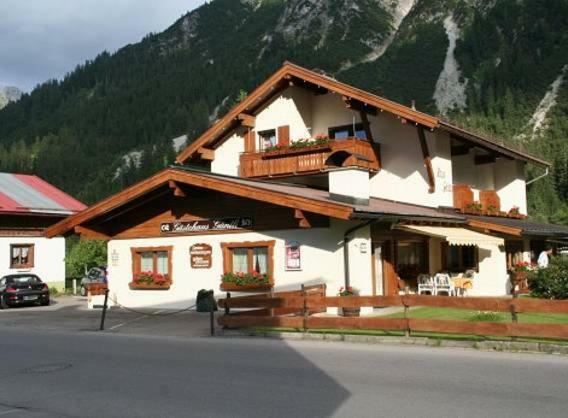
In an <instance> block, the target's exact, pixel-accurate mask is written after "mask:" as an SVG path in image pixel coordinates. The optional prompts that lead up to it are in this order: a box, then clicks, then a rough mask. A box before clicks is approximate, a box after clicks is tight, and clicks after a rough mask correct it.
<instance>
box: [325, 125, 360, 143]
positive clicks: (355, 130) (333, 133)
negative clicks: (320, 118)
mask: <svg viewBox="0 0 568 418" xmlns="http://www.w3.org/2000/svg"><path fill="white" fill-rule="evenodd" d="M328 133H329V138H330V139H345V138H358V139H367V135H366V134H365V129H364V128H363V124H362V123H355V124H351V125H343V126H335V127H332V128H329V129H328Z"/></svg>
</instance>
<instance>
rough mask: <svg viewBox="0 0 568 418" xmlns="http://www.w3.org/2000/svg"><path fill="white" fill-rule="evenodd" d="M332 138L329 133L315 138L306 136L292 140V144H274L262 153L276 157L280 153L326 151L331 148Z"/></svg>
mask: <svg viewBox="0 0 568 418" xmlns="http://www.w3.org/2000/svg"><path fill="white" fill-rule="evenodd" d="M329 147H330V139H329V137H328V136H327V135H323V134H319V135H316V137H315V138H304V139H299V140H297V141H294V142H292V143H291V144H290V145H285V146H282V145H274V146H272V147H267V148H265V150H264V153H263V155H262V157H263V158H270V157H276V156H279V155H284V154H285V155H292V154H301V153H306V152H315V151H325V150H328V149H330V148H329Z"/></svg>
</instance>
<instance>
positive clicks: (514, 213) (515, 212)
mask: <svg viewBox="0 0 568 418" xmlns="http://www.w3.org/2000/svg"><path fill="white" fill-rule="evenodd" d="M507 216H509V218H517V219H519V218H522V215H521V211H520V209H519V207H518V206H513V207H512V208H511V209H509V212H508V213H507Z"/></svg>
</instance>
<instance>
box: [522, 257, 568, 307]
mask: <svg viewBox="0 0 568 418" xmlns="http://www.w3.org/2000/svg"><path fill="white" fill-rule="evenodd" d="M528 282H529V288H530V290H531V295H532V296H535V297H538V298H545V299H568V259H565V258H563V257H553V258H552V259H551V260H550V264H549V266H548V268H545V269H540V270H538V271H537V272H536V273H534V274H531V275H530V276H529V278H528Z"/></svg>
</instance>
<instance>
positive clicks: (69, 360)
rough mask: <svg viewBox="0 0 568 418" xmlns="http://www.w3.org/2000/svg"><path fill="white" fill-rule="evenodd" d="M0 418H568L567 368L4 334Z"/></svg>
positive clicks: (332, 347) (492, 357) (320, 348)
mask: <svg viewBox="0 0 568 418" xmlns="http://www.w3.org/2000/svg"><path fill="white" fill-rule="evenodd" d="M0 349H1V351H2V359H3V361H2V367H1V368H0V382H1V383H0V388H1V389H0V417H2V418H3V417H4V416H6V417H8V418H11V417H32V418H37V417H75V416H81V417H84V416H89V417H90V416H92V417H102V416H113V417H146V416H147V417H262V418H267V417H279V416H282V417H290V416H292V417H298V418H299V417H329V416H338V417H339V416H345V417H375V416H377V417H378V416H384V417H417V416H418V417H422V416H436V417H458V416H459V417H469V416H471V417H491V416H499V417H509V416H510V417H516V418H518V417H544V416H558V417H565V416H566V411H567V410H568V397H567V394H568V391H567V384H568V358H566V357H557V356H551V355H533V354H519V355H516V354H507V353H488V352H477V351H465V350H463V351H462V350H451V349H437V348H426V347H391V346H371V345H351V344H345V343H329V342H306V341H295V342H282V341H273V340H261V339H236V338H235V339H229V338H206V337H194V338H172V337H165V336H145V337H144V336H136V335H130V334H117V333H95V332H92V331H73V332H60V331H54V330H47V331H42V330H37V329H33V330H18V329H16V328H14V327H7V326H5V325H1V324H0Z"/></svg>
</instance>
